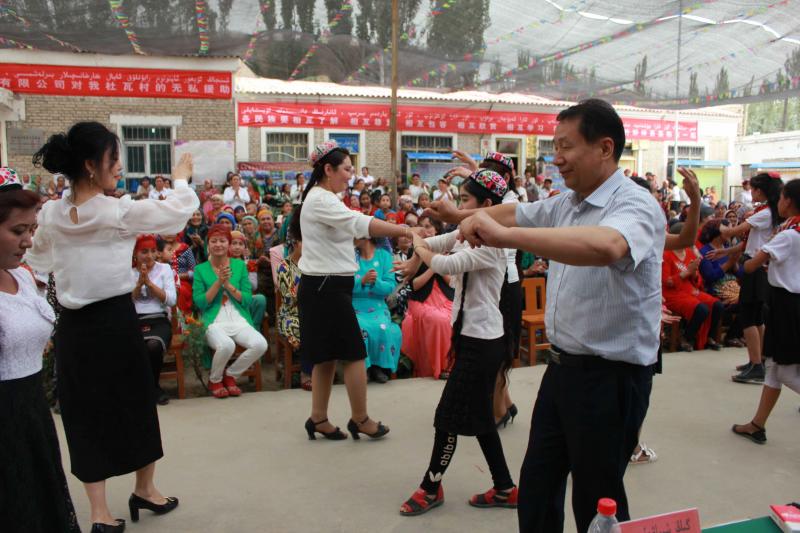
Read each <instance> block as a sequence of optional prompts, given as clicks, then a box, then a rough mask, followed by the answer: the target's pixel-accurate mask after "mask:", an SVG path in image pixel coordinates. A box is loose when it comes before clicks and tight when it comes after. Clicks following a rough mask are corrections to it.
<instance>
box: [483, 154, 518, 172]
mask: <svg viewBox="0 0 800 533" xmlns="http://www.w3.org/2000/svg"><path fill="white" fill-rule="evenodd" d="M486 160H489V161H497V162H498V163H500V164H501V165H503V166H506V167H508V171H509V172H511V173H513V172H514V161H512V160H511V158H510V157H508V156H507V155H503V154H501V153H500V152H489V153H488V154H486V157H485V158H484V161H486Z"/></svg>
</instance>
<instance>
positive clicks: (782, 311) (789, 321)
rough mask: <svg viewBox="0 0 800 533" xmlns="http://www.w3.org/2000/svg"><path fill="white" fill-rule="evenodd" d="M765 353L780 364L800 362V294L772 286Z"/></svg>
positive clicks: (765, 337) (765, 332) (765, 331)
mask: <svg viewBox="0 0 800 533" xmlns="http://www.w3.org/2000/svg"><path fill="white" fill-rule="evenodd" d="M764 355H765V356H766V357H772V358H773V359H774V360H775V362H776V363H778V364H779V365H793V364H798V363H800V294H796V293H793V292H789V291H787V290H786V289H784V288H781V287H770V291H769V306H768V308H767V323H766V328H765V329H764Z"/></svg>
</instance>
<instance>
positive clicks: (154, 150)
mask: <svg viewBox="0 0 800 533" xmlns="http://www.w3.org/2000/svg"><path fill="white" fill-rule="evenodd" d="M122 152H123V157H124V159H123V164H124V166H125V173H126V174H127V175H128V176H155V175H158V174H160V175H169V174H171V173H172V127H171V126H122Z"/></svg>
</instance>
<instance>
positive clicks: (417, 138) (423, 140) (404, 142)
mask: <svg viewBox="0 0 800 533" xmlns="http://www.w3.org/2000/svg"><path fill="white" fill-rule="evenodd" d="M452 151H453V137H452V136H450V135H402V136H401V137H400V152H401V160H400V161H401V167H400V171H401V172H402V175H403V176H407V175H408V157H406V155H407V154H408V153H413V152H428V153H434V154H449V153H452Z"/></svg>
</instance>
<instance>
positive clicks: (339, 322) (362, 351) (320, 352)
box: [297, 274, 367, 364]
mask: <svg viewBox="0 0 800 533" xmlns="http://www.w3.org/2000/svg"><path fill="white" fill-rule="evenodd" d="M353 284H354V277H353V276H307V275H305V274H303V275H302V277H301V278H300V286H299V287H298V289H297V310H298V314H299V318H300V342H301V343H302V345H303V357H304V359H303V362H305V363H310V364H319V363H325V362H327V361H335V360H341V361H358V360H360V359H365V358H366V357H367V348H366V346H365V344H364V338H363V337H362V335H361V327H360V326H359V325H358V319H357V318H356V312H355V311H354V310H353Z"/></svg>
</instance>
